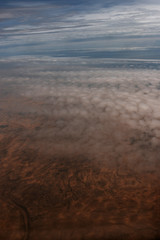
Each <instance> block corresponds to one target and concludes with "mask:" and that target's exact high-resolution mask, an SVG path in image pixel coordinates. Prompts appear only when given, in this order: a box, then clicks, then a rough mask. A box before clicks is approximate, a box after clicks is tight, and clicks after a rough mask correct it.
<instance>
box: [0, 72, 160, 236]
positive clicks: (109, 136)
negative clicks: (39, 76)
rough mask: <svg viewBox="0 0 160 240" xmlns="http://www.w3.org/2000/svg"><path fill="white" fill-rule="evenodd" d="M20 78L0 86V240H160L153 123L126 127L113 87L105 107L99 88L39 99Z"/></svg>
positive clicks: (158, 161)
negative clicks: (99, 97) (93, 96)
mask: <svg viewBox="0 0 160 240" xmlns="http://www.w3.org/2000/svg"><path fill="white" fill-rule="evenodd" d="M1 72H2V76H3V71H2V70H1ZM28 72H29V71H28ZM5 74H6V72H5ZM25 74H26V73H25ZM28 74H30V73H28ZM20 78H21V76H20V77H19V79H20ZM8 79H11V76H8ZM18 81H19V80H18V78H17V79H16V80H15V79H13V80H12V79H11V80H10V81H8V82H5V80H3V78H2V80H1V83H0V94H1V95H0V240H53V239H54V240H82V239H83V240H102V239H103V240H115V239H118V240H158V239H160V230H159V229H160V184H159V180H160V174H159V170H160V145H159V140H158V139H159V138H155V134H157V132H158V130H156V131H155V128H156V127H154V126H155V125H156V122H154V124H155V125H154V126H153V122H151V124H152V126H151V124H150V123H148V125H146V127H145V128H142V127H140V128H138V127H137V128H136V127H133V126H132V125H131V124H128V122H129V121H130V122H131V120H130V118H128V117H127V116H128V115H129V114H130V112H132V109H131V110H126V111H130V112H129V113H128V115H126V112H125V113H124V114H123V116H121V115H118V114H120V113H119V111H122V110H121V109H123V110H124V107H123V106H124V105H123V106H122V108H119V109H120V110H119V109H118V108H116V107H117V104H116V103H114V102H113V101H110V99H112V97H113V99H114V96H116V95H114V94H116V93H114V91H115V90H114V89H113V93H112V94H111V96H110V95H109V94H110V90H109V91H108V90H105V91H108V92H106V94H107V93H108V99H106V100H105V101H106V103H107V104H108V105H104V104H103V106H102V105H100V104H101V102H102V101H99V102H100V104H99V102H98V100H96V99H97V98H98V96H100V94H103V92H98V91H99V90H95V89H93V90H91V91H97V95H96V94H95V96H96V99H93V98H91V97H90V96H91V91H90V92H85V90H83V89H82V90H81V93H82V95H80V92H79V90H78V92H76V90H75V93H73V89H72V88H70V89H69V90H68V88H67V87H66V90H65V89H64V91H63V89H62V90H61V91H58V92H57V90H54V91H53V92H49V94H50V95H52V97H49V96H46V95H45V94H43V95H41V96H39V95H36V94H35V93H33V95H32V94H31V93H30V91H33V92H34V84H32V85H31V90H28V89H29V88H28V86H29V85H30V83H26V82H27V81H28V80H26V82H23V84H22V83H21V82H20V81H19V82H18ZM23 81H24V80H23ZM31 81H32V80H31ZM18 83H19V84H18ZM45 84H46V83H45ZM45 84H44V85H45ZM145 84H146V83H145ZM21 85H22V86H21ZM46 85H47V84H46ZM19 86H20V87H19ZM43 87H44V86H42V88H41V89H42V90H39V89H38V90H36V91H38V93H39V94H41V91H44V89H43ZM111 87H112V86H111ZM131 88H132V86H131ZM122 90H123V89H122ZM27 91H28V92H27ZM45 91H51V90H49V89H47V90H45ZM116 91H117V92H121V89H120V90H119V87H118V90H117V89H116ZM24 92H26V94H24ZM141 92H142V91H141V90H140V93H141ZM93 93H94V92H93ZM152 93H153V91H152ZM137 94H139V93H137ZM148 94H149V93H148ZM129 95H130V94H129ZM124 96H126V95H124ZM136 96H139V98H140V95H136ZM144 96H146V94H145V93H144ZM147 97H148V96H147ZM147 97H146V99H147ZM73 98H74V99H73ZM88 99H89V100H88ZM102 99H104V97H102ZM119 99H120V100H119ZM119 99H118V102H120V105H121V103H123V99H122V97H121V96H119ZM155 99H156V98H155ZM155 99H154V101H156V100H155ZM142 100H145V99H144V98H143V97H142ZM105 101H104V102H105ZM128 101H130V105H131V100H130V98H129V100H128ZM108 102H110V103H108ZM124 102H125V101H124ZM92 103H93V105H94V106H93V107H92ZM123 104H124V103H123ZM126 104H127V101H126ZM118 106H119V105H118ZM104 108H105V109H108V110H105V112H104V111H102V110H101V109H104ZM76 109H78V111H77V112H76ZM114 109H118V110H115V112H114ZM64 111H65V112H64ZM100 111H101V112H100ZM112 112H114V113H115V115H114V114H112ZM117 112H118V114H117V116H116V113H117ZM153 112H154V111H153ZM141 113H142V114H141V115H143V116H144V118H142V117H141V116H140V115H138V114H139V113H138V112H137V113H136V114H137V115H138V119H140V120H137V121H142V120H143V119H145V116H147V115H145V114H146V112H141ZM136 114H135V115H136ZM149 115H151V114H150V113H149ZM129 116H130V115H129ZM98 119H99V120H98ZM124 119H126V120H125V121H124ZM157 121H158V120H157ZM131 123H132V122H131ZM140 123H141V122H140ZM140 123H139V124H140ZM149 124H150V125H149ZM143 125H144V124H143ZM137 126H138V124H137ZM150 126H151V127H150ZM156 129H157V128H156ZM156 136H157V135H156Z"/></svg>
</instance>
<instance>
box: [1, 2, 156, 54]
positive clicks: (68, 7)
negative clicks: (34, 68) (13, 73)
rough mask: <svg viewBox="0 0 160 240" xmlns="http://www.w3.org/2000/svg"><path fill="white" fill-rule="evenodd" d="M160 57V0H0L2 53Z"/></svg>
mask: <svg viewBox="0 0 160 240" xmlns="http://www.w3.org/2000/svg"><path fill="white" fill-rule="evenodd" d="M19 55H30V56H35V55H36V56H37V55H41V56H53V57H57V56H60V57H61V56H62V57H63V56H64V57H88V58H101V57H102V58H136V59H137V58H140V59H154V58H155V59H160V2H159V1H158V0H157V1H156V0H153V1H147V0H140V1H135V0H129V1H126V0H108V1H107V0H92V1H91V0H88V1H84V0H79V1H75V0H70V1H66V0H45V1H44V0H43V1H38V0H33V1H31V0H30V1H20V0H17V1H11V0H4V1H3V0H1V1H0V58H4V57H8V56H19Z"/></svg>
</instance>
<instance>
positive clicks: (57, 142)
mask: <svg viewBox="0 0 160 240" xmlns="http://www.w3.org/2000/svg"><path fill="white" fill-rule="evenodd" d="M48 60H49V59H48ZM48 60H47V59H46V62H45V61H44V60H43V58H42V62H41V61H38V59H34V58H33V59H30V60H29V62H30V63H29V62H28V60H27V59H26V60H25V59H24V62H22V61H21V64H22V65H23V67H21V65H19V67H18V71H17V70H15V69H11V68H10V72H9V73H8V74H6V73H5V77H3V75H2V77H1V84H2V83H3V84H4V85H3V86H7V89H8V91H9V92H10V91H11V93H12V94H13V95H15V96H16V98H17V99H21V98H22V99H25V101H24V100H20V101H19V103H18V104H15V103H12V102H11V104H10V106H9V108H10V110H9V111H10V112H11V113H10V114H13V122H14V115H15V116H18V115H17V114H18V113H19V112H21V116H24V118H25V119H28V120H27V122H28V121H30V120H29V119H30V118H31V119H32V121H33V119H34V125H35V126H36V125H37V126H38V130H36V129H35V130H33V129H32V130H31V131H30V130H27V131H29V133H27V134H29V135H30V139H32V140H33V141H34V144H33V146H34V148H35V149H37V151H43V152H47V154H50V153H52V154H53V152H54V154H55V155H56V156H59V157H60V156H61V157H63V156H78V155H83V156H85V157H86V158H88V159H96V160H98V161H99V160H100V159H101V161H108V160H107V159H111V158H109V154H111V153H113V155H114V157H113V162H108V164H111V165H112V164H113V165H114V161H115V154H120V155H121V157H122V158H123V156H124V155H125V154H127V156H128V160H127V161H131V165H133V166H135V165H134V164H135V163H136V160H134V161H133V162H132V160H133V159H132V154H131V155H128V152H132V151H133V148H135V149H136V151H137V154H138V156H137V158H138V159H140V158H141V161H139V163H138V164H139V167H140V169H141V167H142V165H143V164H144V161H149V160H146V159H144V157H143V153H144V152H146V151H148V150H147V149H150V150H149V151H150V153H149V155H148V157H151V155H150V154H151V153H152V154H153V155H154V153H153V151H155V149H156V148H157V147H158V146H159V143H160V125H159V122H160V114H159V112H160V108H159V100H160V99H159V71H158V70H147V69H139V70H135V69H127V68H126V69H125V68H124V69H123V70H122V69H121V70H120V69H119V68H114V69H113V68H105V67H104V68H102V67H101V68H98V67H94V68H93V67H92V66H91V64H90V65H89V63H87V61H86V63H81V62H80V61H77V63H74V65H72V64H71V61H70V62H69V63H68V65H66V60H65V59H64V60H62V61H59V60H58V59H57V60H56V59H53V60H54V62H52V61H51V59H50V60H49V61H48ZM25 61H26V63H25ZM16 62H17V60H16V61H15V64H16V65H17V64H18V62H17V63H16ZM9 63H11V62H10V60H8V62H7V63H6V64H9ZM53 63H54V64H53ZM3 64H4V62H3ZM12 64H13V63H12ZM19 64H20V62H19ZM114 64H115V63H114ZM116 64H117V63H116ZM123 64H124V65H125V64H126V63H125V62H124V63H123ZM130 64H131V63H130ZM132 64H135V63H132ZM141 64H142V65H143V64H146V63H145V62H143V63H141ZM152 64H156V62H155V63H154V62H153V63H150V66H151V65H152ZM13 66H14V65H13ZM62 66H63V67H62ZM7 75H8V77H7ZM20 102H21V103H20ZM32 102H33V103H34V104H32ZM7 111H8V110H7ZM22 118H23V117H22ZM16 119H17V120H16V122H17V124H19V125H20V126H21V124H22V123H23V120H22V119H21V120H18V118H16ZM11 121H12V120H11ZM25 121H26V120H25ZM133 139H134V140H133ZM32 140H31V141H32ZM132 142H134V143H135V145H132ZM142 145H143V148H141V146H142ZM155 152H156V151H155ZM153 161H156V157H155V158H154V160H153ZM149 167H153V168H154V166H153V165H152V166H150V165H149ZM136 168H137V169H138V166H137V165H136ZM141 170H142V169H141Z"/></svg>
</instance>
